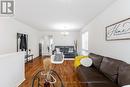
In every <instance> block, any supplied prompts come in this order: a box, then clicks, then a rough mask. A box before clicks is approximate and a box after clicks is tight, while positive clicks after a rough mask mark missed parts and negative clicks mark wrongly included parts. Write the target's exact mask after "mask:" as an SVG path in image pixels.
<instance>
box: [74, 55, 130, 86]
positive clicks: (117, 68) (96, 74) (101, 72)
mask: <svg viewBox="0 0 130 87" xmlns="http://www.w3.org/2000/svg"><path fill="white" fill-rule="evenodd" d="M89 57H90V58H91V59H92V60H93V65H92V66H91V67H85V66H82V65H80V66H79V67H78V68H77V69H76V72H77V75H78V78H79V80H80V81H81V84H82V86H83V87H121V86H124V85H130V65H129V64H127V63H125V62H123V61H120V60H117V59H113V58H109V57H104V56H101V55H97V54H94V53H90V54H89Z"/></svg>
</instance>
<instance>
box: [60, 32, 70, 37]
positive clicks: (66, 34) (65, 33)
mask: <svg viewBox="0 0 130 87" xmlns="http://www.w3.org/2000/svg"><path fill="white" fill-rule="evenodd" d="M61 35H63V36H68V35H69V32H61Z"/></svg>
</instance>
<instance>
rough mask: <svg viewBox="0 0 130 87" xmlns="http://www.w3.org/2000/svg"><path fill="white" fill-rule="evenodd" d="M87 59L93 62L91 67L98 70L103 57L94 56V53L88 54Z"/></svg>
mask: <svg viewBox="0 0 130 87" xmlns="http://www.w3.org/2000/svg"><path fill="white" fill-rule="evenodd" d="M88 57H89V58H91V59H92V60H93V66H95V67H96V68H97V69H98V70H99V69H100V65H101V62H102V59H103V56H100V55H97V54H94V53H90V54H89V55H88Z"/></svg>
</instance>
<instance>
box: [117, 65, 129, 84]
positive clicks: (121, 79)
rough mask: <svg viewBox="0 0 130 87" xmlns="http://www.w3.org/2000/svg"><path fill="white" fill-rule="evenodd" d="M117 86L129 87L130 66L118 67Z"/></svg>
mask: <svg viewBox="0 0 130 87" xmlns="http://www.w3.org/2000/svg"><path fill="white" fill-rule="evenodd" d="M118 84H119V85H120V86H124V85H130V65H129V64H123V65H121V66H120V67H119V73H118Z"/></svg>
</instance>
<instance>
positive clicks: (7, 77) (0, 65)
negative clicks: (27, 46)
mask: <svg viewBox="0 0 130 87" xmlns="http://www.w3.org/2000/svg"><path fill="white" fill-rule="evenodd" d="M24 54H25V53H23V52H17V53H10V54H6V55H0V78H1V79H0V87H18V86H19V85H20V84H21V83H22V82H23V81H24V80H25V74H24V72H25V67H24Z"/></svg>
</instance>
